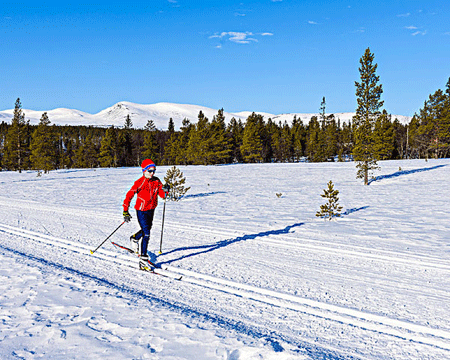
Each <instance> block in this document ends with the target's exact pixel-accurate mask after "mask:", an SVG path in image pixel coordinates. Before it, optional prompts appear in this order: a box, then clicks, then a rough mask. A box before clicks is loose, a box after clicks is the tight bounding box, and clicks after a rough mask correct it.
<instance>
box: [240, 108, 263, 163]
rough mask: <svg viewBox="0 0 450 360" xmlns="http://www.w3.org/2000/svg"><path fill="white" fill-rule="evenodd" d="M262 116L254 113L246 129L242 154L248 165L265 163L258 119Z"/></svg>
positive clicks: (248, 120) (249, 118)
mask: <svg viewBox="0 0 450 360" xmlns="http://www.w3.org/2000/svg"><path fill="white" fill-rule="evenodd" d="M260 116H261V115H256V114H255V113H252V115H250V116H249V117H248V118H247V122H246V124H245V127H244V134H243V137H242V145H241V154H242V158H243V160H244V161H245V162H248V163H255V162H262V161H263V156H262V155H261V153H262V150H263V144H262V141H261V137H260V135H259V131H258V127H259V126H258V118H259V117H260Z"/></svg>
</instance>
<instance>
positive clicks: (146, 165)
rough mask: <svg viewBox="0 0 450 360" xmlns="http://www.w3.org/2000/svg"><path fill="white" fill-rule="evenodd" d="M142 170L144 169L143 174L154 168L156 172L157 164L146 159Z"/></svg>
mask: <svg viewBox="0 0 450 360" xmlns="http://www.w3.org/2000/svg"><path fill="white" fill-rule="evenodd" d="M141 168H142V172H144V171H147V170H149V169H151V168H153V170H156V165H155V163H154V162H153V161H151V160H150V159H145V160H144V161H143V162H142V165H141Z"/></svg>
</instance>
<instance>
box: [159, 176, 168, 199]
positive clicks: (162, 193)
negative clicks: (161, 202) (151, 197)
mask: <svg viewBox="0 0 450 360" xmlns="http://www.w3.org/2000/svg"><path fill="white" fill-rule="evenodd" d="M162 187H163V184H162V182H161V180H159V181H158V195H159V197H160V198H162V199H164V198H165V197H166V193H165V192H164V190H163V189H162Z"/></svg>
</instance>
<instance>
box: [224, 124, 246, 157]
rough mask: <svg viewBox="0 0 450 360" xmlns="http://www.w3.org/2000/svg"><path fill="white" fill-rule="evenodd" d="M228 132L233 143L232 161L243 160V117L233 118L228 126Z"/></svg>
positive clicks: (231, 143)
mask: <svg viewBox="0 0 450 360" xmlns="http://www.w3.org/2000/svg"><path fill="white" fill-rule="evenodd" d="M227 133H228V136H229V138H230V145H231V162H235V163H239V162H242V155H241V145H242V137H243V134H244V125H243V124H242V121H241V119H239V121H237V120H236V119H235V118H234V117H233V118H231V120H230V123H229V124H228V127H227Z"/></svg>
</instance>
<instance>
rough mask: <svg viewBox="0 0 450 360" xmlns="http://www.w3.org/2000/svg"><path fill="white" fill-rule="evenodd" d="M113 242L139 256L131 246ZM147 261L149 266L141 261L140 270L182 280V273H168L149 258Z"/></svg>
mask: <svg viewBox="0 0 450 360" xmlns="http://www.w3.org/2000/svg"><path fill="white" fill-rule="evenodd" d="M111 244H113V245H115V246H117V247H118V248H120V249H123V250H126V251H128V252H129V253H130V254H134V255H137V256H139V255H138V254H137V253H135V252H134V251H133V250H132V249H130V248H129V247H126V246H123V245H120V244H117V243H115V242H113V241H111ZM147 262H148V265H149V266H147V264H143V262H142V261H139V270H143V271H146V272H149V273H152V274H155V275H161V276H164V277H167V278H170V279H174V280H181V278H182V277H183V276H182V275H180V276H178V275H173V274H170V275H169V274H168V273H166V271H165V270H163V269H161V267H159V266H156V265H155V264H153V263H152V262H151V261H150V260H147ZM161 270H162V271H164V273H162V272H161Z"/></svg>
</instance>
